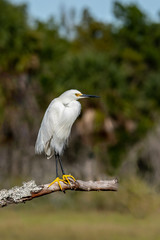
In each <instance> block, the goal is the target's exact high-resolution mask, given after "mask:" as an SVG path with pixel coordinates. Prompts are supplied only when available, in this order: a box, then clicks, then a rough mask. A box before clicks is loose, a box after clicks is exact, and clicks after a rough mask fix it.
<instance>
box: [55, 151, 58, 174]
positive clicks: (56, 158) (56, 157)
mask: <svg viewBox="0 0 160 240" xmlns="http://www.w3.org/2000/svg"><path fill="white" fill-rule="evenodd" d="M55 160H56V178H57V177H58V156H57V154H55Z"/></svg>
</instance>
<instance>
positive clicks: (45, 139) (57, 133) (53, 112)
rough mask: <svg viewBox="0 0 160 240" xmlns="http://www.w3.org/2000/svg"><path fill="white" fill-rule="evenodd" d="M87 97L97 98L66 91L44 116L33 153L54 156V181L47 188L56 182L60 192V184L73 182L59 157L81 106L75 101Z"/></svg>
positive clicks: (54, 101)
mask: <svg viewBox="0 0 160 240" xmlns="http://www.w3.org/2000/svg"><path fill="white" fill-rule="evenodd" d="M87 97H97V96H94V95H86V94H82V93H81V92H79V91H78V90H68V91H66V92H64V93H63V94H61V95H60V96H59V97H58V98H55V99H54V100H53V101H52V102H51V103H50V105H49V106H48V108H47V110H46V112H45V114H44V117H43V120H42V123H41V127H40V129H39V133H38V137H37V141H36V145H35V152H36V153H38V154H40V153H42V152H45V154H46V155H47V158H51V157H52V156H53V155H55V160H56V179H55V180H54V181H53V182H51V183H50V184H49V186H48V187H50V186H51V185H52V184H53V183H55V182H58V185H59V187H60V189H61V190H62V187H61V184H60V182H64V183H69V184H70V180H69V178H70V179H72V180H74V181H75V178H74V177H73V176H72V175H65V173H64V170H63V166H62V161H61V159H60V155H61V154H62V152H63V150H64V147H65V145H66V143H67V140H68V137H69V135H70V132H71V128H72V125H73V123H74V122H75V120H76V119H77V117H78V116H79V114H80V111H81V104H80V103H79V102H78V101H77V100H79V99H80V98H87ZM58 162H59V164H60V167H61V171H62V174H63V175H62V179H60V178H59V176H58Z"/></svg>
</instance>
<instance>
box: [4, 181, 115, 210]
mask: <svg viewBox="0 0 160 240" xmlns="http://www.w3.org/2000/svg"><path fill="white" fill-rule="evenodd" d="M69 180H70V182H71V184H70V185H69V184H65V183H63V182H61V186H62V189H63V191H64V192H65V191H66V190H74V191H117V190H118V181H117V179H112V180H105V181H82V180H77V181H75V182H74V181H73V180H72V179H69ZM48 186H49V184H44V185H39V186H38V185H36V183H35V181H33V180H31V181H29V182H25V183H23V185H22V186H21V187H13V188H12V189H9V190H6V189H3V190H1V191H0V207H4V206H7V205H8V204H12V203H15V204H17V203H22V202H26V201H29V200H32V199H33V198H37V197H41V196H43V195H46V194H50V193H52V192H57V191H61V190H60V188H59V185H58V183H57V182H55V183H54V184H53V185H51V186H50V187H49V188H48Z"/></svg>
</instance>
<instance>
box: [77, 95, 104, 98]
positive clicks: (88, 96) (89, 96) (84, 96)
mask: <svg viewBox="0 0 160 240" xmlns="http://www.w3.org/2000/svg"><path fill="white" fill-rule="evenodd" d="M80 97H82V98H100V97H99V96H96V95H87V94H82V95H81V96H80Z"/></svg>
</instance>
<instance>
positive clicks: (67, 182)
mask: <svg viewBox="0 0 160 240" xmlns="http://www.w3.org/2000/svg"><path fill="white" fill-rule="evenodd" d="M62 178H63V182H64V183H66V184H69V185H71V182H70V180H69V179H68V178H71V179H73V180H74V181H76V179H75V178H74V177H73V176H72V175H63V176H62Z"/></svg>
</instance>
